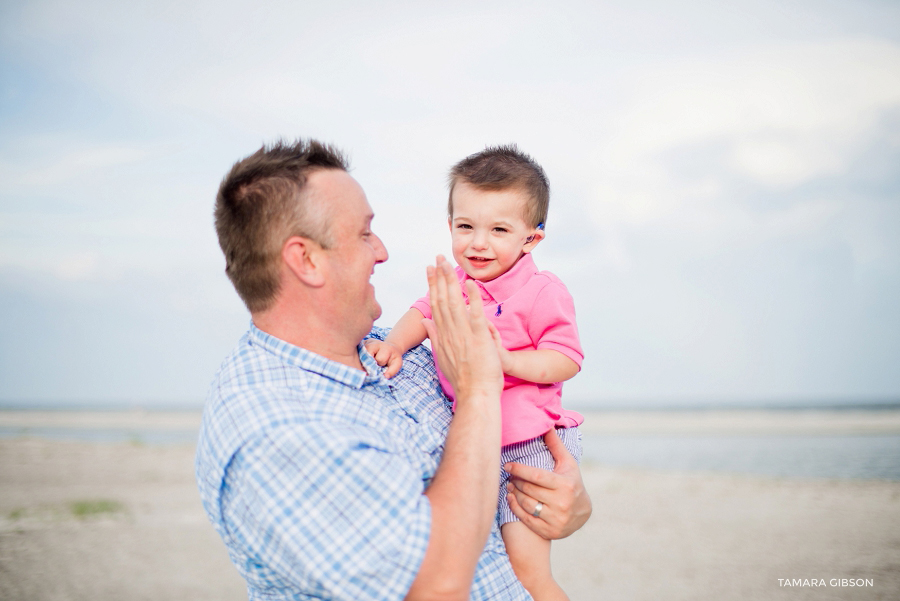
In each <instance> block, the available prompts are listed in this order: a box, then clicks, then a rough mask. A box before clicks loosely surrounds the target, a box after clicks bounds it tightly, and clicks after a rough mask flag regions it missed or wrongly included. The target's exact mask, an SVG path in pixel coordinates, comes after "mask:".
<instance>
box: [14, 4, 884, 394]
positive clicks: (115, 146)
mask: <svg viewBox="0 0 900 601" xmlns="http://www.w3.org/2000/svg"><path fill="white" fill-rule="evenodd" d="M423 4H425V3H415V2H390V1H388V2H379V3H374V2H368V3H367V2H327V3H322V2H317V3H312V2H253V3H250V2H246V3H242V2H231V1H228V0H226V1H217V2H182V1H179V2H174V1H173V2H165V1H155V2H113V1H106V0H100V1H93V0H85V1H83V2H78V3H72V2H63V1H59V2H54V1H40V0H39V1H29V2H22V1H14V0H13V1H6V2H4V3H2V6H0V402H6V403H19V404H25V405H28V404H39V403H69V402H71V403H82V404H84V403H112V404H123V405H142V406H148V407H152V406H156V405H163V404H172V403H188V404H199V403H201V402H202V399H203V397H204V396H205V393H206V389H207V386H208V385H209V382H210V381H211V379H212V376H213V374H214V373H215V370H216V369H217V367H218V365H219V364H220V363H221V361H222V360H223V358H224V357H225V356H226V355H227V354H228V353H229V351H230V350H231V349H232V348H233V347H234V345H235V344H236V342H237V340H238V339H239V338H240V336H241V335H242V334H243V332H244V331H246V329H247V327H248V324H249V319H250V318H249V314H248V313H247V312H246V310H245V309H244V308H243V306H242V304H241V302H240V300H239V299H238V297H237V295H236V294H235V293H234V291H233V289H232V288H231V286H230V284H229V282H228V280H227V278H226V277H225V275H224V260H223V258H222V256H221V252H220V250H219V248H218V245H217V241H216V238H215V233H214V231H213V227H212V216H211V214H212V205H213V201H214V198H215V193H216V190H217V188H218V184H219V182H220V181H221V178H222V177H223V176H224V174H225V173H226V172H227V171H228V169H229V168H230V166H231V165H232V164H233V163H234V162H235V161H236V160H239V159H240V158H242V157H244V156H246V155H248V154H251V153H252V152H254V151H255V150H256V149H258V148H259V147H260V145H262V144H263V143H265V142H272V141H274V140H277V139H279V138H286V139H294V138H297V137H314V138H318V139H320V140H323V141H325V142H330V143H333V144H335V145H337V146H338V147H340V148H342V149H343V150H344V151H346V152H347V154H348V155H349V156H350V159H351V164H352V166H353V169H352V171H351V173H352V175H353V176H354V177H355V178H356V179H357V180H358V181H359V182H360V183H361V184H362V186H363V188H364V189H365V191H366V193H367V195H368V199H369V202H370V204H371V205H372V207H373V208H374V210H375V213H376V217H375V221H374V224H373V227H374V230H375V232H376V233H378V234H379V236H381V238H382V239H383V240H384V242H385V244H386V246H387V248H388V251H389V253H390V259H389V260H388V262H386V263H385V264H383V265H380V266H378V267H377V268H376V272H375V276H374V277H373V283H374V285H375V287H376V291H377V296H378V299H379V301H380V302H381V304H382V307H383V309H384V314H383V316H382V318H381V319H380V320H379V322H378V325H383V326H390V325H392V324H393V323H394V322H395V321H396V320H397V319H398V318H399V317H400V315H402V314H403V313H404V312H405V311H406V309H407V308H408V307H409V305H410V304H411V302H412V301H414V300H415V299H416V298H418V297H419V296H421V295H422V293H423V292H424V290H425V288H426V282H425V276H424V273H425V266H426V265H427V264H429V263H430V262H432V261H433V260H434V256H435V255H436V254H437V253H445V254H448V255H449V232H448V229H447V222H446V213H445V210H446V194H447V188H446V174H447V171H448V169H449V167H450V166H451V165H452V164H453V163H455V162H456V161H458V160H460V159H461V158H463V157H465V156H467V155H469V154H471V153H474V152H477V151H479V150H481V149H483V148H484V147H485V146H486V145H491V144H504V143H510V142H515V143H517V144H518V145H519V147H520V148H521V149H522V150H524V151H525V152H527V153H529V154H531V155H532V156H533V157H534V158H535V159H536V160H537V161H538V162H540V163H541V164H542V165H543V166H544V168H545V170H546V171H547V174H548V176H549V179H550V185H551V203H550V215H549V218H548V221H547V229H546V233H547V237H546V239H545V240H544V241H543V242H542V243H541V245H540V246H539V247H538V248H537V249H536V250H535V254H534V257H535V260H536V262H537V264H538V266H539V267H540V268H541V269H546V270H549V271H552V272H554V273H555V274H557V275H558V276H559V277H560V278H561V279H562V280H563V281H564V282H565V283H566V285H567V286H568V288H569V290H570V292H571V293H572V295H573V297H574V299H575V304H576V310H577V319H578V325H579V330H580V334H581V338H582V343H583V347H584V351H585V361H584V365H583V369H582V372H581V373H580V374H579V375H578V376H576V377H575V378H574V379H573V380H571V381H570V382H568V383H567V384H566V385H565V391H564V402H566V403H569V404H573V405H577V406H592V405H595V406H605V405H624V406H629V405H632V404H633V405H639V404H641V403H644V404H646V403H658V404H691V403H711V402H712V403H719V402H721V403H732V402H733V403H741V402H765V403H791V402H796V401H798V400H802V401H810V400H849V401H862V402H865V401H871V400H879V399H897V398H900V369H898V365H900V311H898V307H900V5H898V4H896V3H894V2H889V1H884V0H868V1H858V2H843V1H829V0H817V1H815V2H813V1H808V2H807V1H800V2H795V1H792V0H787V1H785V0H779V1H775V2H766V1H751V0H737V1H734V2H727V3H726V2H707V1H699V2H693V3H687V4H685V3H670V2H661V1H645V0H637V1H632V2H602V1H596V2H595V1H592V2H556V3H552V5H551V3H538V2H521V1H519V2H454V3H442V4H439V5H438V4H435V5H433V6H430V5H428V6H423Z"/></svg>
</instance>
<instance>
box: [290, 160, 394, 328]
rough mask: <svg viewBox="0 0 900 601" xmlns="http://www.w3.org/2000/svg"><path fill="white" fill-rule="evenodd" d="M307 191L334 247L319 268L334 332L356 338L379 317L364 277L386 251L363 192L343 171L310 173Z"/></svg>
mask: <svg viewBox="0 0 900 601" xmlns="http://www.w3.org/2000/svg"><path fill="white" fill-rule="evenodd" d="M307 191H308V194H309V196H308V202H312V203H320V204H319V205H318V208H320V209H321V210H322V211H323V215H324V216H325V218H326V220H327V222H328V223H329V224H330V237H331V241H332V242H333V244H332V246H331V248H329V249H327V250H324V251H323V256H324V257H325V262H324V264H323V269H324V270H325V274H326V286H328V287H329V290H328V292H329V295H330V300H329V302H330V305H331V306H330V307H329V309H330V312H331V313H332V316H333V319H334V321H335V328H336V329H345V330H348V332H349V331H352V333H353V335H354V336H355V335H357V334H358V335H359V339H360V340H361V339H362V337H363V336H365V335H366V334H367V333H368V332H369V330H371V329H372V324H373V323H374V322H375V320H376V319H378V317H380V316H381V306H380V305H379V304H378V301H376V300H375V289H374V287H373V286H372V284H370V283H369V278H370V277H371V276H372V274H373V273H374V272H375V265H376V264H378V263H383V262H385V261H387V258H388V253H387V249H385V247H384V244H382V242H381V239H379V238H378V236H376V235H375V234H374V233H373V232H372V228H371V225H372V217H374V214H373V212H372V208H371V207H370V206H369V202H368V200H366V195H365V192H363V189H362V188H361V187H360V185H359V184H358V183H357V182H356V180H355V179H353V178H352V177H350V175H349V174H348V173H347V172H345V171H341V170H338V169H327V170H321V171H315V172H313V173H312V174H311V175H310V176H309V179H308V180H307ZM360 332H361V333H360Z"/></svg>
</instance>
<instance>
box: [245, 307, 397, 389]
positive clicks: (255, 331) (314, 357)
mask: <svg viewBox="0 0 900 601" xmlns="http://www.w3.org/2000/svg"><path fill="white" fill-rule="evenodd" d="M249 340H250V344H255V345H258V346H260V347H261V348H263V349H265V350H266V351H268V352H270V353H272V354H273V355H275V356H276V357H278V358H279V359H281V360H282V361H284V363H286V364H288V365H293V366H295V367H299V368H300V369H303V370H306V371H309V372H312V373H315V374H319V375H320V376H324V377H326V378H329V379H331V380H334V381H335V382H340V383H341V384H344V385H346V386H350V387H353V388H362V387H363V384H365V383H366V381H367V380H377V379H379V378H380V377H381V369H380V368H379V367H378V364H377V363H376V362H375V359H373V358H372V356H371V355H369V353H367V352H366V351H365V349H364V348H363V345H362V343H360V344H359V345H357V347H356V351H357V352H358V353H359V360H360V362H361V363H362V365H363V368H365V370H366V371H365V372H361V371H360V370H358V369H354V368H352V367H350V366H348V365H344V364H343V363H338V362H337V361H333V360H331V359H327V358H326V357H323V356H322V355H318V354H316V353H314V352H312V351H308V350H306V349H304V348H300V347H299V346H294V345H293V344H291V343H290V342H285V341H284V340H282V339H280V338H277V337H275V336H272V335H271V334H268V333H266V332H263V331H262V330H260V329H259V328H257V327H256V325H255V324H253V323H252V322H251V323H250V337H249Z"/></svg>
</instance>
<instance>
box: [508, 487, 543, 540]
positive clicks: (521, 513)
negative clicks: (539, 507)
mask: <svg viewBox="0 0 900 601" xmlns="http://www.w3.org/2000/svg"><path fill="white" fill-rule="evenodd" d="M506 500H507V501H508V502H509V508H510V509H511V510H512V512H513V515H514V516H516V517H517V518H519V521H520V522H522V523H523V524H525V525H526V526H528V528H530V529H531V530H532V531H533V532H534V533H535V534H537V535H538V536H542V537H544V538H548V537H547V533H548V532H549V531H548V529H547V522H545V521H544V520H543V519H541V518H536V517H534V516H533V515H531V513H529V512H528V511H525V509H523V508H522V505H521V504H520V503H519V500H518V499H517V498H516V496H515V495H512V494H510V495H506ZM541 514H543V511H541Z"/></svg>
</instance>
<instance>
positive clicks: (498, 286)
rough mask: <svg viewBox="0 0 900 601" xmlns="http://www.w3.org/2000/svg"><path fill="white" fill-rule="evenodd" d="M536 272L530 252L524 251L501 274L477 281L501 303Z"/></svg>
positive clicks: (519, 288)
mask: <svg viewBox="0 0 900 601" xmlns="http://www.w3.org/2000/svg"><path fill="white" fill-rule="evenodd" d="M537 272H538V268H537V265H535V264H534V259H532V258H531V253H525V254H523V255H522V256H521V257H519V260H518V261H516V264H515V265H513V266H512V267H511V268H510V270H509V271H507V272H506V273H504V274H503V275H500V276H498V277H496V278H494V279H493V280H491V281H489V282H478V284H479V285H480V286H481V287H482V288H484V289H485V290H486V291H487V292H488V294H490V295H491V296H492V297H493V299H494V300H495V301H497V302H498V303H502V302H503V301H505V300H506V299H508V298H509V297H511V296H512V295H513V294H515V293H516V292H518V291H519V290H521V289H522V287H523V286H524V285H525V284H526V283H528V280H530V279H531V276H533V275H534V274H536V273H537ZM466 277H467V279H471V278H468V276H466Z"/></svg>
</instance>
